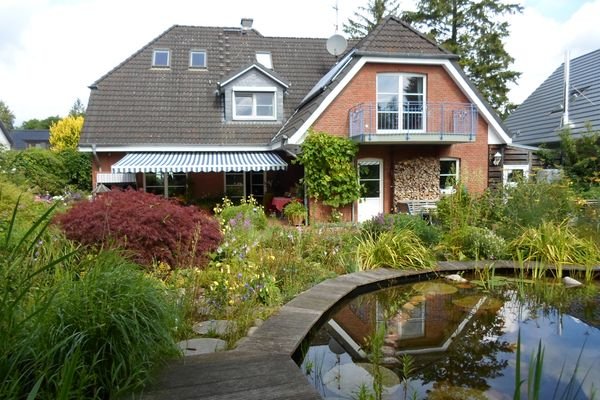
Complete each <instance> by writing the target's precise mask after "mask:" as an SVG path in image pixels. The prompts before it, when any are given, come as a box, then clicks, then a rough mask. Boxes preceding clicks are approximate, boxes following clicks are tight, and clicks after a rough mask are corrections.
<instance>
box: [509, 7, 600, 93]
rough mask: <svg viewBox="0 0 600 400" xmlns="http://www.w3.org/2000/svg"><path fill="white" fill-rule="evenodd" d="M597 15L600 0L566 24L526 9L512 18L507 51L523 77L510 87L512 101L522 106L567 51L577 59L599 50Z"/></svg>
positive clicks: (599, 11) (538, 11) (570, 18)
mask: <svg viewBox="0 0 600 400" xmlns="http://www.w3.org/2000/svg"><path fill="white" fill-rule="evenodd" d="M598 15H600V0H595V1H591V2H588V3H585V4H583V5H582V6H581V8H579V10H577V11H576V12H574V13H573V14H572V15H571V16H570V17H569V18H567V19H565V20H564V21H558V20H556V19H554V18H552V17H549V16H546V15H544V14H542V12H540V10H539V9H536V8H533V7H527V6H526V7H525V10H524V12H523V14H521V15H515V16H512V17H511V18H510V20H509V22H510V24H511V35H510V37H509V38H508V40H507V43H506V49H507V51H508V52H509V54H510V55H511V56H513V57H514V58H515V63H514V65H513V68H512V69H514V70H516V71H519V72H522V75H521V78H520V79H519V81H518V83H517V84H516V85H512V86H511V92H510V94H509V97H510V99H511V101H513V102H515V103H517V104H519V103H522V102H523V101H524V100H525V99H526V98H527V96H529V95H530V94H531V93H532V92H533V91H534V90H535V89H536V88H537V87H538V86H539V85H540V84H541V83H542V82H543V81H544V80H545V79H547V78H548V77H549V76H550V74H552V72H554V70H555V69H556V68H558V67H559V66H560V65H561V64H562V63H563V62H564V57H565V52H566V51H567V50H569V51H570V55H571V58H574V57H577V56H580V55H582V54H586V53H589V52H590V51H593V50H596V49H598V47H600V45H599V43H600V29H598V22H597V21H596V20H597V16H598Z"/></svg>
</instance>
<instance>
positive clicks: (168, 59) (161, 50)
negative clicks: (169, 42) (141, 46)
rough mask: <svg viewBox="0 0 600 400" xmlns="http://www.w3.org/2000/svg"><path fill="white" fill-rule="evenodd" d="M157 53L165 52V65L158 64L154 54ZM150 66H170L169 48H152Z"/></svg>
mask: <svg viewBox="0 0 600 400" xmlns="http://www.w3.org/2000/svg"><path fill="white" fill-rule="evenodd" d="M158 53H167V65H162V64H161V65H158V64H157V63H156V56H157V54H158ZM152 67H153V68H170V67H171V51H170V50H169V49H154V50H153V51H152Z"/></svg>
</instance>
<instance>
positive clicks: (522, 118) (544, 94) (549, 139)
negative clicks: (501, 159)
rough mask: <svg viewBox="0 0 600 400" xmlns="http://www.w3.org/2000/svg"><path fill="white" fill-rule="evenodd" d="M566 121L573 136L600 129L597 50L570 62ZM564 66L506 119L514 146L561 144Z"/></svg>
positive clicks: (599, 55)
mask: <svg viewBox="0 0 600 400" xmlns="http://www.w3.org/2000/svg"><path fill="white" fill-rule="evenodd" d="M569 70H570V82H569V121H570V122H571V132H572V133H573V135H574V137H578V136H580V135H581V133H583V132H586V131H587V127H586V125H587V124H591V127H592V129H594V130H599V129H600V49H598V50H596V51H593V52H591V53H588V54H585V55H582V56H580V57H577V58H574V59H573V60H571V61H570V68H569ZM563 104H564V64H562V65H561V66H560V67H558V68H557V69H556V70H555V71H554V72H553V73H552V75H550V76H549V77H548V78H547V79H546V80H545V81H544V82H543V83H542V84H541V85H540V86H539V87H538V88H537V89H535V91H534V92H533V93H532V94H531V95H530V96H529V97H528V98H527V99H526V100H525V101H524V102H523V104H521V105H520V106H519V107H518V108H517V109H516V110H515V111H514V112H513V113H512V114H511V115H510V116H509V117H508V119H507V120H506V126H507V127H508V129H509V130H510V133H511V135H513V141H514V142H515V143H521V144H527V145H539V144H543V143H549V144H552V143H556V142H559V141H560V137H559V133H560V131H561V130H562V128H563V126H562V124H561V121H562V117H563Z"/></svg>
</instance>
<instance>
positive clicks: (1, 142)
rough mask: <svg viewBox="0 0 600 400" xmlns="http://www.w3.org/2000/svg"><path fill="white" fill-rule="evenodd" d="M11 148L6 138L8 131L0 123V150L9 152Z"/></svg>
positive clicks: (0, 122) (8, 138)
mask: <svg viewBox="0 0 600 400" xmlns="http://www.w3.org/2000/svg"><path fill="white" fill-rule="evenodd" d="M10 148H11V142H10V137H9V136H8V129H6V127H5V126H4V124H3V123H2V121H0V150H9V149H10Z"/></svg>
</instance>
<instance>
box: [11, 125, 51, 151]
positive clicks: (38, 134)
mask: <svg viewBox="0 0 600 400" xmlns="http://www.w3.org/2000/svg"><path fill="white" fill-rule="evenodd" d="M9 136H10V140H11V142H12V148H13V149H14V150H24V149H26V148H27V144H28V143H30V144H33V143H50V141H49V138H50V131H49V130H48V129H15V130H12V131H10V133H9Z"/></svg>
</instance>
